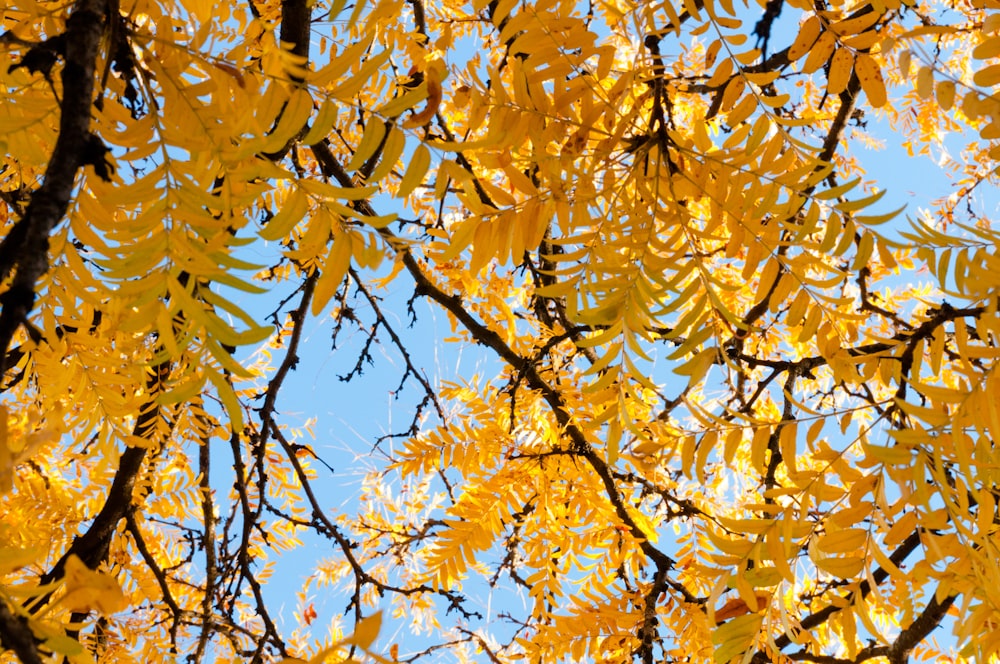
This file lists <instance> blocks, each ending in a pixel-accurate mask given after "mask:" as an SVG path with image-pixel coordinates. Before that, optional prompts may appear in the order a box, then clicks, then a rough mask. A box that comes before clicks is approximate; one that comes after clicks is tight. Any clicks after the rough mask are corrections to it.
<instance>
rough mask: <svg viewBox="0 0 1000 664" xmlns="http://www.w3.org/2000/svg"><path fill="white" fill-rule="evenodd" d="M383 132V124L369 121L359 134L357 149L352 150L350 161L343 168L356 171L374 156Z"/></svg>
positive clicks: (383, 134)
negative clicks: (359, 139)
mask: <svg viewBox="0 0 1000 664" xmlns="http://www.w3.org/2000/svg"><path fill="white" fill-rule="evenodd" d="M385 132H386V127H385V123H384V122H382V121H381V120H379V119H377V118H371V119H369V120H368V125H367V126H366V127H365V131H364V133H363V134H361V142H360V143H358V147H357V149H355V150H354V154H353V155H352V156H351V161H349V162H348V163H347V166H345V167H344V168H345V169H346V170H348V171H356V170H358V169H359V168H361V167H362V166H363V165H364V164H365V162H366V161H368V159H369V157H371V156H372V155H373V154H375V151H376V150H378V149H379V147H380V146H381V145H382V139H383V138H385Z"/></svg>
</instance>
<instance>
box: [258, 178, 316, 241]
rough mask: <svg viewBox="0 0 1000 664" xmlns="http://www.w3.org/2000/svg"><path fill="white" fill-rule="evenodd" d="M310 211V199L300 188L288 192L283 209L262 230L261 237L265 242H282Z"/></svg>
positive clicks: (282, 204)
mask: <svg viewBox="0 0 1000 664" xmlns="http://www.w3.org/2000/svg"><path fill="white" fill-rule="evenodd" d="M308 210H309V197H308V196H306V195H305V193H303V192H302V190H301V189H299V188H298V187H295V188H293V189H292V190H291V191H289V192H288V195H287V196H286V197H285V200H284V201H282V203H281V209H280V210H279V211H278V213H277V214H275V215H274V216H273V217H271V218H270V219H269V220H268V222H267V224H265V226H264V228H262V229H260V233H259V234H260V236H261V237H262V238H263V239H265V240H272V241H273V240H280V239H283V238H285V237H287V236H288V234H289V233H291V231H292V229H293V228H295V226H296V225H297V224H298V223H299V222H300V221H302V217H304V216H305V214H306V212H307V211H308Z"/></svg>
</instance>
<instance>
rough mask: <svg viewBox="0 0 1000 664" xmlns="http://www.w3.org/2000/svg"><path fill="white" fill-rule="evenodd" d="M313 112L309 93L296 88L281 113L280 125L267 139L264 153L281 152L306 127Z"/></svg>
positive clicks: (301, 88) (303, 89)
mask: <svg viewBox="0 0 1000 664" xmlns="http://www.w3.org/2000/svg"><path fill="white" fill-rule="evenodd" d="M312 110H313V103H312V97H310V96H309V91H308V90H306V89H305V88H303V87H297V88H295V90H293V91H292V94H291V96H290V97H289V98H288V102H286V104H285V107H284V109H282V111H281V118H280V119H279V120H278V125H277V126H276V127H275V128H274V130H273V131H271V133H270V134H269V135H268V137H267V142H266V143H265V144H264V152H274V151H276V150H280V149H281V148H282V147H283V146H284V145H285V143H287V142H288V141H290V140H292V139H293V138H295V136H296V134H298V133H299V132H300V131H301V130H302V128H303V127H305V126H306V122H308V121H309V116H310V115H311V114H312Z"/></svg>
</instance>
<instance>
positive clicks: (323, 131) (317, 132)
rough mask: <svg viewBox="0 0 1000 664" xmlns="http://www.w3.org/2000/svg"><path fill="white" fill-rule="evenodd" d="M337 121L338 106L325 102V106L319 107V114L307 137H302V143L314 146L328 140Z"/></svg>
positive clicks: (328, 101)
mask: <svg viewBox="0 0 1000 664" xmlns="http://www.w3.org/2000/svg"><path fill="white" fill-rule="evenodd" d="M336 120H337V104H336V103H335V102H332V101H330V100H329V99H327V100H325V101H324V102H323V104H322V105H321V106H320V107H319V113H317V114H316V119H315V120H313V123H312V126H311V127H310V128H309V131H307V132H306V135H305V136H303V137H302V143H304V144H305V145H313V144H315V143H319V142H320V141H322V140H323V139H324V138H326V137H327V136H328V135H329V133H330V130H331V129H332V128H333V123H334V122H336Z"/></svg>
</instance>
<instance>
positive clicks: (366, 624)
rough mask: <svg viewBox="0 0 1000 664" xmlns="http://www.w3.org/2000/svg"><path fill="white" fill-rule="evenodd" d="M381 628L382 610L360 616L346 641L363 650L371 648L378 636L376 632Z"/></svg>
mask: <svg viewBox="0 0 1000 664" xmlns="http://www.w3.org/2000/svg"><path fill="white" fill-rule="evenodd" d="M381 629H382V612H381V611H377V612H375V613H373V614H372V615H370V616H368V617H367V618H362V619H361V621H360V622H358V625H357V627H355V628H354V634H353V635H351V637H350V638H349V639H347V642H348V643H351V644H353V645H356V646H357V647H359V648H362V649H363V650H368V649H370V648H371V646H372V644H373V643H375V639H376V638H378V633H379V631H380V630H381Z"/></svg>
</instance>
